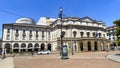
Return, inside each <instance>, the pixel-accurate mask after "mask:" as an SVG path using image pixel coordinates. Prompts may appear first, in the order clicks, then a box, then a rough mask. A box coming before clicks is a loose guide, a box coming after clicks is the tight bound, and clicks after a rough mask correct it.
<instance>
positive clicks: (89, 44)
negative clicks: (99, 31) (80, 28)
mask: <svg viewBox="0 0 120 68" xmlns="http://www.w3.org/2000/svg"><path fill="white" fill-rule="evenodd" d="M88 51H91V43H90V41H88Z"/></svg>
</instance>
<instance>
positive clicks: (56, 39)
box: [2, 17, 109, 53]
mask: <svg viewBox="0 0 120 68" xmlns="http://www.w3.org/2000/svg"><path fill="white" fill-rule="evenodd" d="M41 20H46V21H44V22H45V23H47V24H45V23H44V22H43V21H41ZM41 23H44V24H41ZM61 23H62V26H61ZM61 28H62V33H64V38H63V45H67V49H68V50H69V51H71V50H72V48H73V50H74V51H75V52H81V51H103V50H107V49H108V47H109V45H107V44H108V43H109V41H108V40H107V39H106V26H105V23H104V22H102V21H96V20H93V19H91V18H89V17H83V18H78V17H66V18H63V19H62V20H60V19H51V18H45V19H44V18H42V19H41V18H40V20H39V21H38V23H35V21H34V20H33V19H31V18H20V19H18V20H16V23H12V24H3V26H2V30H3V32H2V48H6V49H7V52H8V53H9V52H10V51H11V50H12V51H13V52H31V51H40V50H50V51H58V50H60V47H61V43H60V42H61V39H60V35H61Z"/></svg>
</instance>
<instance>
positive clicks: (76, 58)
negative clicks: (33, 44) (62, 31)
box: [0, 51, 120, 68]
mask: <svg viewBox="0 0 120 68" xmlns="http://www.w3.org/2000/svg"><path fill="white" fill-rule="evenodd" d="M115 54H120V51H111V52H82V53H75V54H74V55H71V53H69V59H67V60H61V59H60V58H61V57H60V55H59V54H58V53H55V54H49V55H33V56H32V55H26V56H25V55H24V56H15V57H14V58H13V57H7V58H5V59H0V68H119V67H120V63H118V61H120V56H116V55H115ZM108 59H112V60H114V61H116V60H117V62H113V61H111V60H108Z"/></svg>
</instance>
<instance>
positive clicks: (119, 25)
mask: <svg viewBox="0 0 120 68" xmlns="http://www.w3.org/2000/svg"><path fill="white" fill-rule="evenodd" d="M113 23H114V24H115V25H116V32H115V33H116V36H117V40H116V42H117V43H118V44H120V19H118V20H115V21H113Z"/></svg>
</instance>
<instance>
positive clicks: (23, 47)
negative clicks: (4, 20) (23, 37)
mask: <svg viewBox="0 0 120 68" xmlns="http://www.w3.org/2000/svg"><path fill="white" fill-rule="evenodd" d="M21 48H22V49H21V52H25V51H26V44H25V43H22V44H21Z"/></svg>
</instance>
